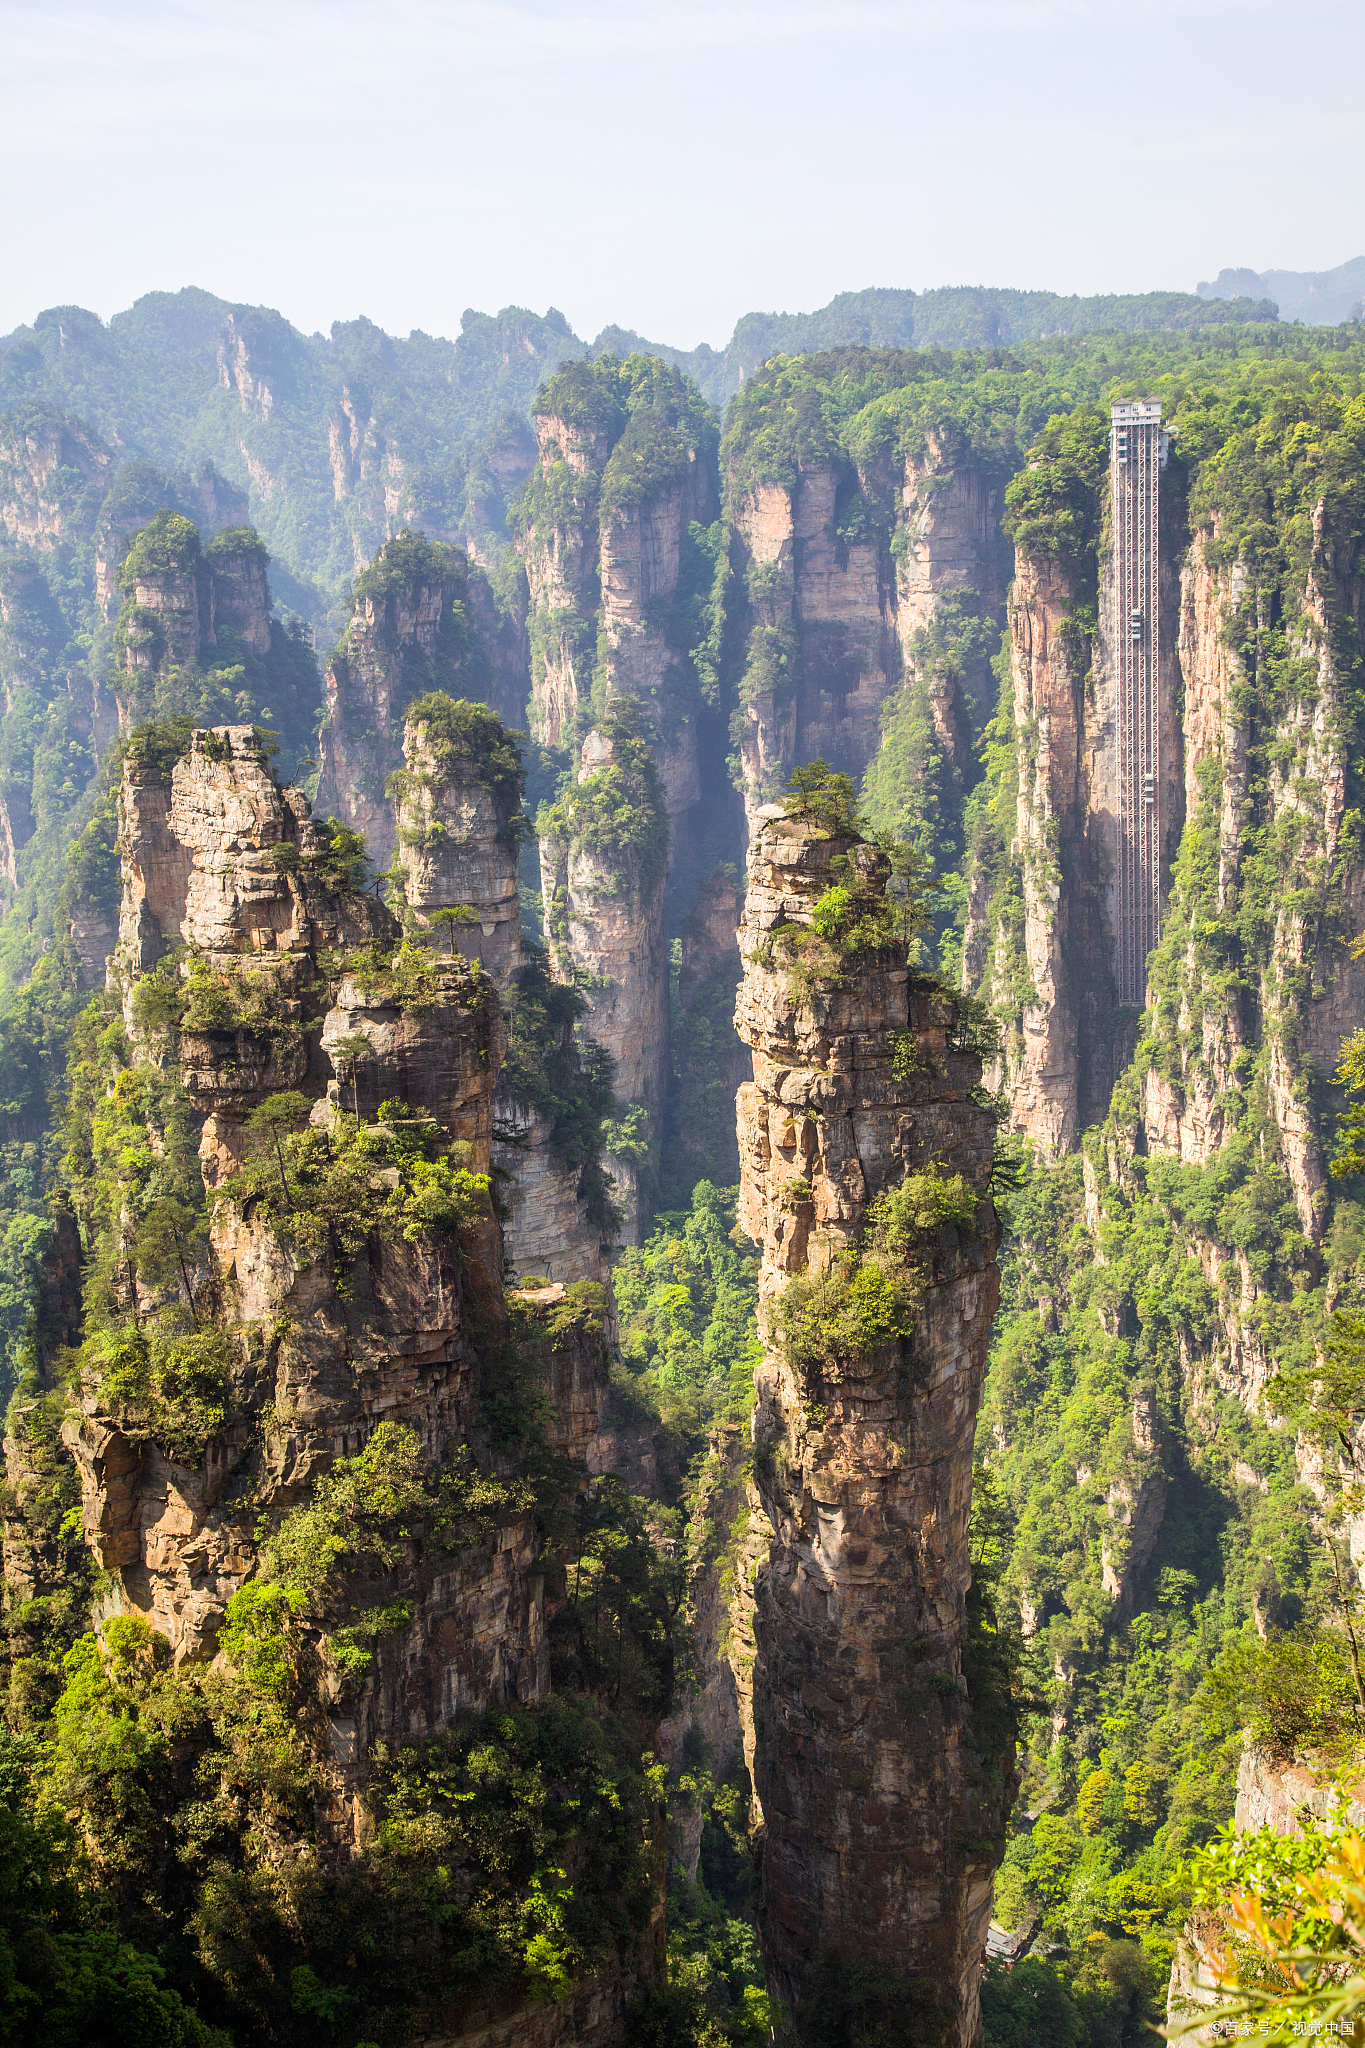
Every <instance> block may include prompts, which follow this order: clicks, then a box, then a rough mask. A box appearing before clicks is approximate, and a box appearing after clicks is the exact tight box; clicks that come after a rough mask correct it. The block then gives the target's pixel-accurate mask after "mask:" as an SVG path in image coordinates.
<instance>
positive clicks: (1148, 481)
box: [1109, 399, 1170, 1005]
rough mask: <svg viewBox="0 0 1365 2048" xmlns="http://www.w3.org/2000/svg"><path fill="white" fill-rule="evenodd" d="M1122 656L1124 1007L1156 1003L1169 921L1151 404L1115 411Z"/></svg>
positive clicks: (1156, 463)
mask: <svg viewBox="0 0 1365 2048" xmlns="http://www.w3.org/2000/svg"><path fill="white" fill-rule="evenodd" d="M1110 410H1111V416H1112V422H1113V423H1112V426H1111V428H1110V439H1109V475H1110V480H1111V489H1112V492H1113V513H1114V517H1113V534H1114V574H1113V589H1114V607H1115V613H1116V617H1115V621H1114V626H1115V631H1114V641H1113V644H1114V650H1115V654H1116V656H1117V664H1118V693H1119V701H1118V766H1119V816H1118V890H1117V901H1116V912H1117V917H1116V931H1115V962H1114V964H1115V980H1116V982H1117V984H1118V999H1119V1001H1120V1002H1121V1003H1134V1004H1137V1005H1141V1004H1142V1003H1143V1002H1145V1000H1146V994H1147V955H1148V954H1149V953H1150V952H1151V950H1152V948H1153V946H1154V945H1155V944H1156V942H1157V933H1158V929H1159V926H1160V921H1161V726H1160V718H1159V715H1158V699H1157V685H1158V676H1159V670H1158V657H1159V653H1160V649H1159V646H1158V639H1157V565H1158V553H1157V533H1158V524H1157V522H1158V510H1159V497H1160V489H1159V486H1160V477H1161V472H1162V470H1163V469H1164V468H1165V467H1166V451H1167V448H1168V447H1169V445H1170V442H1169V436H1168V435H1167V433H1166V432H1165V430H1164V429H1163V427H1162V424H1161V407H1160V405H1159V404H1157V403H1156V402H1155V401H1153V400H1151V399H1138V400H1137V401H1136V402H1135V403H1133V404H1130V405H1116V406H1113V407H1111V409H1110Z"/></svg>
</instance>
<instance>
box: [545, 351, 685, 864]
mask: <svg viewBox="0 0 1365 2048" xmlns="http://www.w3.org/2000/svg"><path fill="white" fill-rule="evenodd" d="M535 421H536V433H537V437H538V441H539V447H540V460H539V464H538V467H537V469H536V471H535V472H534V474H533V476H532V479H531V482H530V484H529V486H528V487H527V490H526V491H525V493H524V494H523V497H522V499H521V501H520V504H519V508H518V514H517V518H518V524H519V538H518V546H519V548H520V550H521V553H522V556H523V559H524V561H525V564H526V574H527V579H528V586H529V592H530V610H529V618H528V623H529V633H530V645H531V729H532V732H533V733H534V735H535V737H536V738H537V739H538V740H541V741H543V742H545V743H546V744H548V745H550V746H564V745H566V744H568V743H569V741H570V740H571V739H573V738H574V737H575V734H576V733H577V734H578V735H579V736H580V737H581V732H582V727H583V720H584V719H585V718H587V717H588V716H589V715H597V716H601V714H602V713H603V712H604V711H605V709H606V708H607V706H608V705H609V704H610V702H611V700H612V699H613V698H617V697H630V698H633V699H634V700H635V702H636V704H637V705H638V707H639V714H640V717H641V720H642V722H643V729H644V730H645V732H646V734H647V737H648V739H649V742H650V745H651V747H652V750H653V753H654V758H655V763H656V766H657V768H658V772H659V779H660V783H661V785H662V788H663V791H664V800H665V804H666V806H667V810H668V815H669V817H670V819H671V820H672V821H673V824H674V831H675V838H678V837H679V834H680V829H681V828H682V825H683V821H685V820H687V819H688V815H689V813H690V812H691V811H692V810H693V807H694V806H695V805H696V804H697V802H698V801H699V799H700V797H701V794H702V782H701V769H700V764H699V759H698V733H699V727H700V724H701V723H702V721H703V719H704V715H705V712H706V710H707V708H708V704H707V692H706V689H705V687H704V685H703V683H702V680H701V678H700V677H699V675H698V669H697V659H696V643H697V638H698V630H699V621H698V619H697V618H696V616H695V612H696V607H697V605H698V602H699V600H700V599H701V597H702V596H703V595H704V593H705V591H706V590H708V589H709V586H710V584H711V582H712V581H713V579H714V573H715V562H714V547H713V536H712V534H711V531H710V529H711V528H712V525H713V523H714V521H715V519H716V514H717V509H718V507H717V485H716V430H715V427H714V425H713V423H712V420H711V418H710V415H709V412H708V409H707V407H706V405H705V403H704V401H703V400H702V398H701V396H700V393H699V392H698V391H697V390H696V388H695V386H693V385H692V384H691V383H690V382H689V381H688V379H686V378H685V377H683V376H681V375H680V374H679V372H678V371H677V370H675V369H669V368H668V367H667V366H666V365H665V364H663V363H662V362H660V361H658V359H657V358H654V357H648V356H631V357H630V358H629V359H628V360H627V361H626V362H624V363H623V362H620V361H618V359H617V358H616V357H614V356H601V357H597V358H595V359H594V360H592V361H591V362H584V363H576V364H572V365H569V366H568V367H566V368H565V369H563V370H561V372H560V373H559V375H558V376H557V377H555V378H552V379H551V381H550V382H549V383H548V384H547V385H546V386H545V388H544V389H543V390H542V392H541V393H540V395H539V397H538V399H537V401H536V409H535ZM708 549H710V550H711V552H708ZM702 630H703V634H704V627H703V628H702ZM709 708H710V709H712V710H714V709H716V708H717V706H716V703H712V704H711V705H710V706H709Z"/></svg>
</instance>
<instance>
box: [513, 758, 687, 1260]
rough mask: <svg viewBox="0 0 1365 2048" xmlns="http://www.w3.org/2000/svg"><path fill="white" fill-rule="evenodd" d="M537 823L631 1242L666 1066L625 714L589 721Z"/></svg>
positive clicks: (562, 956)
mask: <svg viewBox="0 0 1365 2048" xmlns="http://www.w3.org/2000/svg"><path fill="white" fill-rule="evenodd" d="M537 823H538V829H539V832H540V869H541V889H542V893H543V895H544V899H545V937H546V941H547V943H548V945H549V949H550V968H551V972H552V974H553V975H554V978H555V980H556V981H560V982H568V983H571V984H572V985H573V986H574V987H576V988H578V989H579V990H580V991H581V992H582V994H583V996H584V998H585V1001H586V1009H585V1013H584V1016H583V1020H582V1024H581V1026H580V1031H581V1033H582V1035H583V1036H585V1037H588V1038H590V1039H591V1040H592V1041H593V1043H594V1044H596V1045H598V1046H600V1047H601V1048H602V1050H603V1051H604V1052H606V1053H608V1054H609V1055H610V1057H611V1061H612V1066H613V1079H614V1085H615V1089H616V1104H617V1107H616V1115H615V1118H614V1119H613V1126H614V1128H612V1129H611V1130H609V1133H608V1138H609V1144H608V1153H607V1156H606V1158H605V1161H604V1164H605V1166H606V1169H607V1172H608V1173H609V1174H610V1175H611V1177H612V1179H613V1180H614V1181H615V1183H616V1191H617V1192H616V1199H617V1203H618V1205H619V1207H620V1209H621V1211H622V1214H623V1218H624V1226H623V1235H624V1238H625V1242H626V1243H627V1244H634V1243H636V1242H638V1237H639V1231H640V1227H641V1225H642V1223H643V1221H644V1219H645V1217H646V1215H647V1212H648V1208H649V1202H650V1193H651V1191H652V1188H653V1185H654V1183H655V1181H656V1178H657V1167H658V1142H659V1129H660V1123H661V1119H662V1115H663V1107H664V1090H665V1086H666V1082H667V1074H668V952H667V947H666V944H665V939H664V909H663V901H664V875H665V870H666V868H667V864H668V814H667V812H666V810H665V808H664V797H663V791H662V790H661V788H660V785H659V778H658V775H657V773H656V771H655V768H654V763H653V761H652V759H651V758H650V753H649V749H648V747H647V746H646V745H645V743H644V741H643V739H642V738H641V737H640V734H639V732H638V730H637V729H636V727H635V726H634V725H633V723H632V722H631V721H630V720H629V719H628V718H618V719H607V720H603V722H602V724H601V725H600V726H595V727H594V728H593V730H592V731H591V732H590V733H589V734H588V736H587V738H586V739H585V740H584V742H583V748H582V753H581V756H580V767H579V777H578V781H577V783H576V784H575V785H574V787H573V788H571V789H570V790H569V791H568V792H567V793H566V794H565V795H564V796H563V797H562V798H561V799H560V801H559V802H558V803H557V804H556V805H555V806H554V808H553V810H551V811H549V812H542V813H541V816H540V818H539V820H538V821H537Z"/></svg>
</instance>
